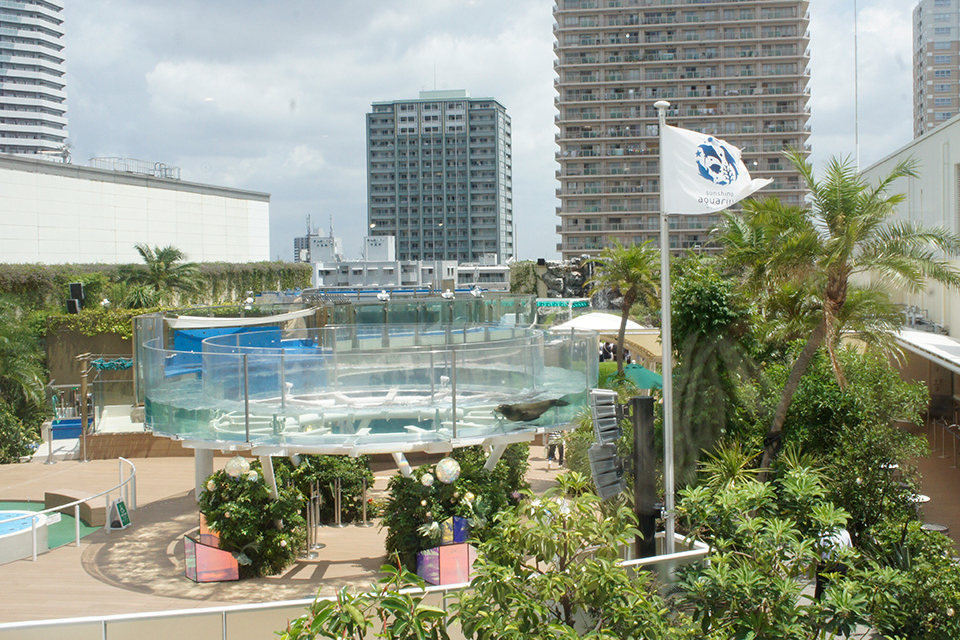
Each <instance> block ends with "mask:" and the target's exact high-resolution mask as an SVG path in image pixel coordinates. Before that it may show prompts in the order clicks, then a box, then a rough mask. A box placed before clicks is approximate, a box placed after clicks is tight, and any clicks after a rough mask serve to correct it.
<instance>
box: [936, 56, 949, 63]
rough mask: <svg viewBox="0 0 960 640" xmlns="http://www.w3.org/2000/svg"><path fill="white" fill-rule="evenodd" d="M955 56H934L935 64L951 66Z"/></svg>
mask: <svg viewBox="0 0 960 640" xmlns="http://www.w3.org/2000/svg"><path fill="white" fill-rule="evenodd" d="M951 60H953V56H933V64H950V62H951Z"/></svg>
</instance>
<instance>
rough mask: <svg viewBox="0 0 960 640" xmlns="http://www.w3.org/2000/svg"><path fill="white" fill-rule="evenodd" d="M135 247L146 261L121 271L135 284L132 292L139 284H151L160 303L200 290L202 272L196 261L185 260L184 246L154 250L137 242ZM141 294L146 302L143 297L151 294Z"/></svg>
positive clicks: (128, 281) (127, 281)
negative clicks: (175, 295) (182, 248)
mask: <svg viewBox="0 0 960 640" xmlns="http://www.w3.org/2000/svg"><path fill="white" fill-rule="evenodd" d="M135 248H136V250H137V253H139V254H140V257H141V258H143V262H144V264H143V265H141V266H138V267H132V266H131V267H128V268H126V269H124V270H123V271H122V272H121V277H122V278H123V281H124V282H125V283H127V284H129V285H131V286H132V287H133V289H132V291H136V290H137V289H136V288H137V287H138V286H147V287H149V288H151V289H152V290H153V291H154V293H155V294H156V296H157V301H158V302H168V301H171V299H172V298H173V297H174V294H178V297H182V296H190V295H194V294H196V293H198V292H199V291H200V284H201V280H200V271H199V269H198V267H197V265H196V264H194V263H192V262H184V260H186V257H187V256H186V254H185V253H184V252H183V251H181V250H180V249H178V248H176V247H174V246H173V245H167V246H166V247H155V248H153V249H151V248H150V247H149V246H148V245H147V244H144V243H139V244H137V245H135ZM140 294H141V295H140V296H139V298H141V300H140V302H141V303H143V302H144V300H143V299H145V298H146V297H149V296H145V295H143V294H144V292H143V291H142V290H141V291H140ZM148 306H149V305H148Z"/></svg>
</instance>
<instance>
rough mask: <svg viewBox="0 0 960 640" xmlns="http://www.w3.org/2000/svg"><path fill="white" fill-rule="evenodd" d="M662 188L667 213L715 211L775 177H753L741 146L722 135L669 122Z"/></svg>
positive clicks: (662, 156)
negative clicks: (685, 127)
mask: <svg viewBox="0 0 960 640" xmlns="http://www.w3.org/2000/svg"><path fill="white" fill-rule="evenodd" d="M661 144H662V149H660V162H661V167H660V183H661V184H660V188H661V189H662V190H663V207H664V210H665V211H666V213H712V212H714V211H720V210H722V209H726V208H727V207H730V206H733V205H734V204H736V203H737V202H739V201H740V200H743V199H744V198H746V197H747V196H749V195H750V194H752V193H753V192H754V191H756V190H758V189H761V188H763V187H765V186H767V185H768V184H770V183H771V182H773V180H771V179H766V180H762V179H756V180H753V179H751V178H750V173H749V172H747V167H746V165H744V164H743V160H741V159H740V149H737V148H736V147H735V146H733V145H732V144H729V143H727V142H725V141H723V140H721V139H720V138H714V137H713V136H705V135H703V134H702V133H697V132H696V131H689V130H687V129H680V128H678V127H670V126H666V127H664V130H663V136H662V142H661Z"/></svg>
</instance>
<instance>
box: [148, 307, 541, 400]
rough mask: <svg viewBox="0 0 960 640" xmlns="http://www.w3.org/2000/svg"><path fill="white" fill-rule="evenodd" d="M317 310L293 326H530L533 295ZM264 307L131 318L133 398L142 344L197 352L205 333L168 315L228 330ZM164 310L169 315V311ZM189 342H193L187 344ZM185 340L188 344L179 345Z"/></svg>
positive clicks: (276, 309) (260, 314)
mask: <svg viewBox="0 0 960 640" xmlns="http://www.w3.org/2000/svg"><path fill="white" fill-rule="evenodd" d="M317 304H318V305H319V307H318V309H319V310H318V313H317V314H316V316H308V317H307V318H304V319H303V320H302V321H298V323H297V325H298V328H299V327H302V326H304V325H305V326H306V327H308V328H309V327H314V326H317V325H318V324H327V325H345V324H423V325H434V324H450V325H455V324H464V323H481V322H487V323H497V324H508V325H514V324H516V325H521V326H530V325H532V324H533V323H534V321H535V319H536V298H535V297H534V296H530V295H522V294H508V293H496V292H487V293H484V294H483V295H482V297H480V296H474V295H471V294H457V296H455V297H454V298H452V299H446V298H443V297H441V296H438V295H433V296H430V297H394V298H392V299H390V300H377V299H362V300H344V301H343V302H341V303H333V302H330V301H319V302H318V303H317ZM304 308H307V305H305V304H301V303H294V304H285V305H271V306H270V307H269V309H268V310H269V311H270V312H273V313H284V312H290V311H297V310H301V309H304ZM265 309H267V308H266V307H261V306H255V307H254V308H253V309H252V310H249V311H244V310H243V309H242V307H240V306H236V305H233V306H219V307H191V308H185V309H177V310H176V311H175V312H173V313H170V312H164V313H154V314H146V315H143V316H138V317H137V318H135V319H134V321H133V337H134V340H133V342H134V360H135V361H136V363H137V366H136V370H135V390H136V394H137V401H138V402H140V403H145V401H146V398H145V396H144V393H143V391H144V388H145V384H144V376H145V370H144V362H145V357H144V354H143V353H142V350H143V346H142V345H143V344H144V343H146V342H152V343H153V344H154V345H155V346H158V347H160V348H164V349H169V350H171V352H187V351H196V352H198V353H199V351H200V349H199V346H198V344H199V338H202V337H208V336H204V335H203V332H202V331H201V330H197V329H194V330H191V333H190V335H187V333H186V332H183V331H178V330H174V329H171V328H170V326H169V323H167V322H165V318H167V317H178V316H202V317H214V318H219V319H221V320H222V323H220V324H219V325H217V328H216V329H211V333H210V335H212V334H213V333H214V332H217V331H219V332H221V333H223V332H227V333H233V332H234V331H239V330H240V329H237V328H235V327H234V326H233V325H232V324H231V322H230V320H231V317H230V316H233V317H237V316H241V315H245V317H246V318H250V317H263V316H264V315H266V314H265V312H264V310H265ZM168 313H169V315H168ZM263 320H265V321H266V322H265V324H264V325H263V326H273V327H289V326H291V323H289V322H270V317H264V318H263ZM191 343H193V344H191ZM184 345H188V346H184ZM175 357H176V359H177V360H178V361H179V362H181V363H182V361H184V360H189V359H191V358H193V359H195V360H196V359H198V358H199V356H198V355H197V356H190V355H188V354H186V353H179V354H178V355H177V356H175Z"/></svg>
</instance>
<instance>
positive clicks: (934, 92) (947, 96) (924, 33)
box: [913, 0, 960, 138]
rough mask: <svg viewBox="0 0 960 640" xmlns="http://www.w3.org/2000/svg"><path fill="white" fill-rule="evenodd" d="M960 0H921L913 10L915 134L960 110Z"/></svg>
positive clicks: (921, 132)
mask: <svg viewBox="0 0 960 640" xmlns="http://www.w3.org/2000/svg"><path fill="white" fill-rule="evenodd" d="M958 65H960V0H920V3H919V4H918V5H917V6H916V7H915V8H914V10H913V136H914V137H915V138H916V137H920V136H921V135H923V134H924V133H926V132H927V131H929V130H930V129H932V128H934V127H936V126H938V125H940V124H942V123H944V122H946V121H947V120H949V119H950V118H952V117H953V116H955V115H957V113H958V112H960V66H958Z"/></svg>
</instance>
